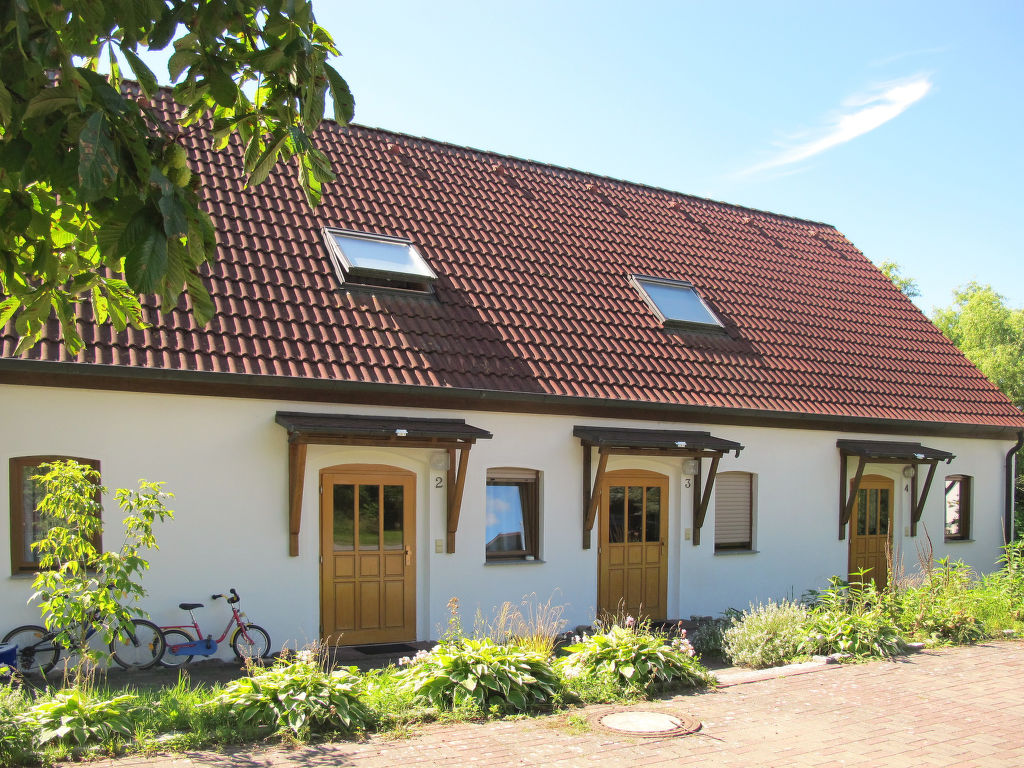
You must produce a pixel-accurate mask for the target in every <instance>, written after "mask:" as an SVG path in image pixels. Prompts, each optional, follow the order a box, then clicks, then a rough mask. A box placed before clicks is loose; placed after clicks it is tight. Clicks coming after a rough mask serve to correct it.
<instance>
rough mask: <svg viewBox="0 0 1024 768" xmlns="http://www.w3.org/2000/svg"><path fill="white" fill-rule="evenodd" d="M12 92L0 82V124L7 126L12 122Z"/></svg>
mask: <svg viewBox="0 0 1024 768" xmlns="http://www.w3.org/2000/svg"><path fill="white" fill-rule="evenodd" d="M12 106H13V105H12V103H11V92H10V91H8V90H7V88H6V87H5V86H4V84H3V83H0V125H2V126H4V127H7V124H8V123H10V122H11V107H12Z"/></svg>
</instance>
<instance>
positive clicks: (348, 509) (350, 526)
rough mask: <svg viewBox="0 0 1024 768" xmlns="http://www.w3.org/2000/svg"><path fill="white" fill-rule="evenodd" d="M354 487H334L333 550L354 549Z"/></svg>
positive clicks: (344, 550)
mask: <svg viewBox="0 0 1024 768" xmlns="http://www.w3.org/2000/svg"><path fill="white" fill-rule="evenodd" d="M355 525H356V487H355V486H354V485H340V484H339V485H335V486H334V550H335V551H336V552H346V551H351V550H353V549H355V541H356V530H355Z"/></svg>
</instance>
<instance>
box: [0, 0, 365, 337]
mask: <svg viewBox="0 0 1024 768" xmlns="http://www.w3.org/2000/svg"><path fill="white" fill-rule="evenodd" d="M169 45H173V48H174V53H173V55H172V56H171V57H170V60H169V62H168V75H169V78H170V82H171V83H174V84H175V85H174V87H173V90H172V91H171V93H172V95H173V99H174V102H175V104H176V112H177V115H178V117H177V119H176V120H174V121H171V122H165V121H163V120H161V118H160V114H159V113H158V112H157V111H156V110H155V109H154V108H153V102H154V100H155V99H156V98H157V97H158V94H157V90H158V85H157V78H156V76H155V75H154V74H153V72H151V71H150V69H149V68H148V67H147V66H146V65H145V64H144V63H143V62H142V60H141V59H140V58H139V56H138V53H139V52H140V51H144V50H153V51H156V50H163V49H165V48H167V46H169ZM337 54H338V51H337V49H336V47H335V45H334V41H333V40H332V39H331V36H330V35H329V34H328V33H327V31H326V30H325V29H323V28H322V27H320V26H318V25H317V24H316V22H315V20H314V19H313V12H312V5H311V1H310V0H270V1H269V2H259V1H258V0H217V1H216V2H214V1H213V0H104V1H103V2H99V1H98V0H63V2H60V3H50V2H42V1H41V0H10V1H9V2H3V3H0V328H3V327H4V326H5V325H6V324H7V323H8V322H13V328H14V331H15V333H16V334H17V335H18V336H19V337H20V339H21V342H20V346H19V351H21V350H24V349H27V348H28V347H30V346H32V345H33V344H34V343H35V342H36V341H38V340H39V338H40V337H41V335H42V332H43V330H44V328H45V322H46V320H47V318H48V317H49V316H50V314H51V312H53V313H55V314H56V316H57V318H58V320H59V322H60V325H61V331H62V334H63V337H64V343H65V345H66V346H67V347H68V349H69V350H70V351H71V352H72V353H74V352H76V351H77V350H78V349H80V348H81V346H82V340H81V337H80V335H79V333H78V330H77V328H76V322H75V307H74V304H75V302H78V301H90V302H91V303H92V308H93V313H94V316H95V318H96V319H97V320H98V321H99V322H101V323H103V322H108V321H110V322H112V323H113V324H114V327H115V328H117V329H118V330H122V329H124V328H125V327H126V325H127V324H129V323H130V324H132V325H135V326H141V325H142V323H143V321H142V316H141V307H140V304H139V301H138V295H139V294H156V295H158V296H160V301H161V308H162V309H163V310H164V311H170V309H171V308H173V307H175V306H177V304H178V301H179V298H180V296H181V294H182V293H183V292H185V293H187V294H188V298H189V302H188V305H189V308H190V309H191V311H192V312H193V314H194V316H195V318H196V320H197V322H199V323H200V324H206V323H207V322H208V321H209V320H210V318H211V317H212V315H213V311H214V309H213V303H212V301H211V300H210V296H209V294H208V293H207V291H206V289H205V288H204V286H203V283H202V280H201V279H200V267H201V266H202V265H203V264H204V263H207V262H211V261H212V260H213V259H214V255H215V250H216V238H215V233H214V229H213V225H212V223H211V221H210V219H209V217H208V216H207V215H206V213H205V212H204V211H203V210H202V209H201V208H200V195H199V189H198V180H197V177H196V176H195V175H194V174H193V173H192V170H191V169H190V167H189V164H188V159H187V157H186V154H185V149H184V146H183V139H184V138H185V137H187V136H188V134H189V132H190V131H191V130H194V128H195V126H196V125H197V124H198V123H200V122H207V121H211V122H212V127H213V133H212V135H213V139H214V141H215V142H216V148H218V149H223V148H224V147H225V146H226V145H227V143H228V140H229V139H230V138H231V136H232V135H236V134H237V135H238V136H239V138H240V140H241V142H242V144H243V145H244V147H245V172H246V173H247V175H248V176H247V182H248V184H250V185H252V184H259V183H260V182H262V181H263V180H264V179H266V178H267V175H268V174H269V173H270V171H271V169H272V168H273V167H274V166H275V165H276V164H277V162H278V161H279V160H291V161H293V162H292V164H293V168H294V172H295V173H296V174H297V176H298V179H299V181H300V184H301V187H302V189H303V190H304V191H305V194H306V198H307V200H308V202H309V203H310V205H316V204H317V203H318V202H319V199H320V189H321V185H322V184H324V183H325V182H327V181H330V180H333V179H334V178H335V176H334V173H333V171H332V169H331V165H330V163H329V161H328V160H327V158H326V157H325V156H324V155H323V153H321V152H320V151H319V150H317V149H316V148H315V147H314V146H313V145H312V143H311V142H310V138H309V137H310V135H311V134H312V132H313V131H314V130H315V129H316V128H317V126H318V125H319V123H320V121H321V119H322V118H323V116H324V104H325V100H326V98H327V94H328V92H330V94H331V96H332V97H333V102H334V115H335V118H336V119H337V120H338V121H339V122H341V123H342V124H344V123H347V122H349V121H350V120H351V118H352V113H353V100H352V95H351V93H350V92H349V89H348V86H347V85H346V83H345V81H344V80H343V79H342V78H341V76H340V75H339V74H338V72H337V71H336V70H334V69H333V68H332V67H331V66H330V65H329V64H328V63H327V59H328V57H329V56H333V55H337ZM118 57H120V60H121V61H123V62H126V63H127V66H128V68H130V70H131V74H132V76H133V77H134V79H135V80H137V82H138V85H137V86H134V85H132V86H128V87H125V86H124V85H123V84H122V82H121V69H120V66H119V64H118ZM101 69H104V70H109V72H107V73H106V74H103V73H101V71H100V70H101Z"/></svg>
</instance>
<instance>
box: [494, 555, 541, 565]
mask: <svg viewBox="0 0 1024 768" xmlns="http://www.w3.org/2000/svg"><path fill="white" fill-rule="evenodd" d="M543 563H544V561H543V560H540V559H537V558H534V559H533V560H526V559H523V558H521V557H510V558H508V559H507V560H485V561H484V565H486V566H491V565H538V564H543Z"/></svg>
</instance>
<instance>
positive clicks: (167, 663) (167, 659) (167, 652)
mask: <svg viewBox="0 0 1024 768" xmlns="http://www.w3.org/2000/svg"><path fill="white" fill-rule="evenodd" d="M193 641H195V638H194V637H192V635H190V634H189V633H188V632H186V631H185V630H184V629H165V630H164V642H165V643H166V644H167V647H166V648H165V649H164V655H163V656H162V657H161V659H160V666H161V667H182V666H184V665H185V664H188V663H189V662H190V661H192V657H191V656H186V655H184V654H181V655H179V654H176V653H172V652H171V649H172V648H173V647H174V646H176V645H181V644H182V643H191V642H193Z"/></svg>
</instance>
